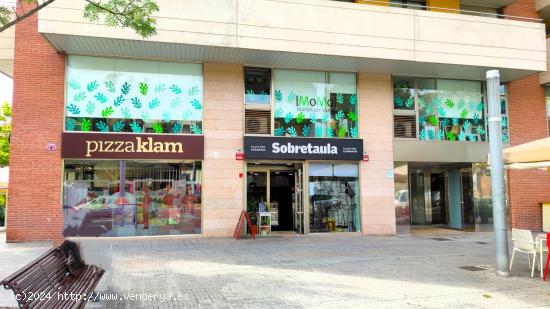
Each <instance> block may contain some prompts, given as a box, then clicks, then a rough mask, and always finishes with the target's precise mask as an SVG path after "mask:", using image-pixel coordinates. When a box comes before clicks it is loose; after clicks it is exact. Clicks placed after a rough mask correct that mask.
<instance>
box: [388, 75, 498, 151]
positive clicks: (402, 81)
mask: <svg viewBox="0 0 550 309" xmlns="http://www.w3.org/2000/svg"><path fill="white" fill-rule="evenodd" d="M393 92H394V136H395V137H396V138H398V137H399V138H403V137H405V138H418V139H420V140H426V141H445V140H446V141H471V142H479V141H486V140H487V132H486V124H485V117H486V108H485V103H484V96H483V83H482V82H479V81H465V80H450V79H433V78H410V77H394V78H393ZM503 98H504V99H505V93H504V97H503ZM412 117H415V118H414V119H413V118H412ZM416 127H418V129H417V131H418V132H417V133H416V134H417V135H414V133H415V132H414V131H415V130H416ZM403 128H408V130H405V129H403ZM506 134H507V119H506ZM506 136H507V135H506Z"/></svg>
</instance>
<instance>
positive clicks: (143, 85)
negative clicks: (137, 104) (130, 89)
mask: <svg viewBox="0 0 550 309" xmlns="http://www.w3.org/2000/svg"><path fill="white" fill-rule="evenodd" d="M147 92H149V86H148V85H147V83H139V93H141V95H144V96H145V95H147Z"/></svg>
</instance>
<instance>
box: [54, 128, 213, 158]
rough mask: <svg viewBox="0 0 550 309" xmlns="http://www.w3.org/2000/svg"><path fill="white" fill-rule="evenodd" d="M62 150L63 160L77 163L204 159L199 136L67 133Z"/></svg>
mask: <svg viewBox="0 0 550 309" xmlns="http://www.w3.org/2000/svg"><path fill="white" fill-rule="evenodd" d="M61 147H62V148H61V157H62V158H73V159H172V160H173V159H176V160H181V159H193V160H202V159H203V158H204V137H203V136H198V135H197V136H193V135H168V134H105V133H63V137H62V142H61Z"/></svg>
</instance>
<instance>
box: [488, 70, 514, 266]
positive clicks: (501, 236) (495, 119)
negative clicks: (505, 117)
mask: <svg viewBox="0 0 550 309" xmlns="http://www.w3.org/2000/svg"><path fill="white" fill-rule="evenodd" d="M486 77H487V101H488V103H489V147H490V153H491V189H492V200H493V229H494V233H495V256H496V265H497V267H496V268H497V269H496V270H497V275H498V276H502V277H507V276H509V274H510V273H509V271H508V260H509V259H508V235H507V227H506V205H505V203H504V163H503V159H502V127H501V122H502V116H501V110H500V92H499V87H500V74H499V71H498V70H492V71H487V75H486Z"/></svg>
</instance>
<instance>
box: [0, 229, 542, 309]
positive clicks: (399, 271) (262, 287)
mask: <svg viewBox="0 0 550 309" xmlns="http://www.w3.org/2000/svg"><path fill="white" fill-rule="evenodd" d="M79 241H80V242H81V244H82V250H83V255H84V257H85V259H86V260H87V262H89V263H94V264H98V265H100V266H102V267H104V268H106V269H107V272H106V274H105V276H104V277H103V279H102V280H101V282H100V283H99V285H98V287H97V291H98V292H100V293H101V294H100V298H101V299H102V300H101V301H100V302H95V303H89V304H88V306H87V308H196V307H201V308H243V307H246V308H281V307H289V308H305V307H339V308H340V307H343V308H351V307H355V308H357V307H361V308H365V307H368V308H442V307H448V308H533V307H541V308H542V307H545V308H549V307H550V282H543V281H542V280H541V279H540V278H538V277H535V278H530V272H529V269H528V266H527V258H526V257H525V256H522V255H520V256H518V259H517V260H516V262H515V263H514V271H513V272H512V277H510V278H499V277H496V275H495V272H494V266H493V265H494V257H493V239H492V234H490V233H464V232H455V231H449V230H433V231H424V232H422V233H417V234H414V235H407V236H397V237H391V236H387V237H364V236H359V235H353V234H329V235H308V236H287V237H271V238H259V239H257V240H256V241H254V240H250V239H242V240H238V241H237V240H234V239H211V238H210V239H209V238H165V239H159V238H139V239H113V238H110V239H106V238H103V239H80V240H79ZM16 246H19V248H20V249H22V250H21V252H18V251H20V250H17V248H16ZM5 247H9V250H10V251H8V250H6V248H5ZM46 248H47V245H45V244H32V245H28V244H27V245H19V244H17V245H13V244H0V250H1V251H0V252H2V253H3V254H2V255H1V257H0V265H5V263H6V261H9V263H12V264H11V265H13V266H12V267H10V268H9V271H6V269H5V268H4V267H2V271H3V273H4V272H7V273H10V272H12V271H14V270H16V268H17V267H19V266H17V265H16V264H18V265H21V266H22V265H23V264H25V263H26V261H28V260H30V259H32V257H31V256H36V255H38V254H40V253H41V252H42V251H44V250H45V249H46ZM4 252H6V253H8V254H7V255H6V254H4ZM8 255H17V257H13V256H9V257H8ZM23 256H25V258H23ZM23 261H25V262H23ZM464 266H481V267H482V270H478V271H469V270H465V269H462V268H460V267H464ZM483 269H486V270H483ZM107 298H108V299H107ZM2 299H4V298H2ZM3 304H4V303H0V306H2V305H3Z"/></svg>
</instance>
